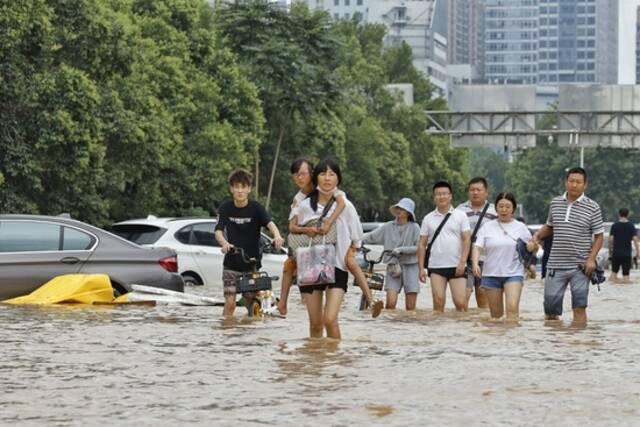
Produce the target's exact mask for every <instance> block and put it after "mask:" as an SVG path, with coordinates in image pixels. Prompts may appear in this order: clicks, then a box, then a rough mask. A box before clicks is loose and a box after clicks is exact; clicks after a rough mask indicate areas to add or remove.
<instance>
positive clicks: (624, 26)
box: [618, 0, 640, 84]
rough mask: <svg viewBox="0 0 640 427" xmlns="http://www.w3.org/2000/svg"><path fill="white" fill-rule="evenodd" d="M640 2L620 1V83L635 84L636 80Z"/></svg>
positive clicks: (636, 0)
mask: <svg viewBox="0 0 640 427" xmlns="http://www.w3.org/2000/svg"><path fill="white" fill-rule="evenodd" d="M638 5H640V0H620V32H619V33H618V45H619V49H618V57H619V59H618V81H619V83H620V84H635V79H636V76H635V74H636V70H635V67H636V15H637V13H636V8H637V7H638Z"/></svg>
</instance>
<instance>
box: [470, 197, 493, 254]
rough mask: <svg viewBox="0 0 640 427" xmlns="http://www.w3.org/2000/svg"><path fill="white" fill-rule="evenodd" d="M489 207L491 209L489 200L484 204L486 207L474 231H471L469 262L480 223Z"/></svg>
mask: <svg viewBox="0 0 640 427" xmlns="http://www.w3.org/2000/svg"><path fill="white" fill-rule="evenodd" d="M488 209H489V202H487V204H486V205H484V209H482V212H480V218H478V222H476V226H475V227H473V233H471V250H470V251H469V256H468V257H467V263H470V262H471V253H472V252H473V242H475V241H476V236H477V235H478V230H480V224H481V223H482V220H483V219H484V215H485V214H486V213H487V210H488Z"/></svg>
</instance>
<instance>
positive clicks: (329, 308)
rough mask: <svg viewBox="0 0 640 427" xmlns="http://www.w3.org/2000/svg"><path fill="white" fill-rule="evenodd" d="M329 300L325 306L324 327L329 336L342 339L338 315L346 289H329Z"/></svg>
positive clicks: (327, 292)
mask: <svg viewBox="0 0 640 427" xmlns="http://www.w3.org/2000/svg"><path fill="white" fill-rule="evenodd" d="M326 294H327V302H326V304H325V306H324V329H325V330H326V331H327V337H329V338H335V339H341V338H342V337H341V335H340V323H339V322H338V315H339V314H340V307H341V306H342V300H343V299H344V291H343V290H342V289H340V288H331V289H327V291H326Z"/></svg>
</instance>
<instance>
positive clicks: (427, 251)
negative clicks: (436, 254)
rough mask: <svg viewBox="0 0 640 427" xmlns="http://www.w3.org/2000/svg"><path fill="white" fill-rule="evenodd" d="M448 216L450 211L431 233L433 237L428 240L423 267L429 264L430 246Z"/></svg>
mask: <svg viewBox="0 0 640 427" xmlns="http://www.w3.org/2000/svg"><path fill="white" fill-rule="evenodd" d="M450 216H451V212H449V213H448V214H446V215H445V217H444V219H443V220H442V222H441V223H440V225H439V226H438V228H437V229H436V232H435V233H433V238H432V239H431V241H430V242H429V245H428V246H427V250H426V254H425V258H424V265H425V267H426V266H428V265H429V256H430V255H431V247H432V246H433V242H435V241H436V238H437V237H438V234H440V231H442V227H444V225H445V224H446V223H447V221H448V220H449V217H450Z"/></svg>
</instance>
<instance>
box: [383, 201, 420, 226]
mask: <svg viewBox="0 0 640 427" xmlns="http://www.w3.org/2000/svg"><path fill="white" fill-rule="evenodd" d="M396 208H400V209H404V210H405V211H407V212H409V215H411V220H412V221H415V220H416V214H415V213H414V210H415V208H416V204H415V202H414V201H413V200H411V199H410V198H408V197H403V198H402V199H400V201H399V202H398V203H396V204H395V205H393V206H391V207H389V211H391V214H392V215H395V214H394V213H393V210H394V209H396Z"/></svg>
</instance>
